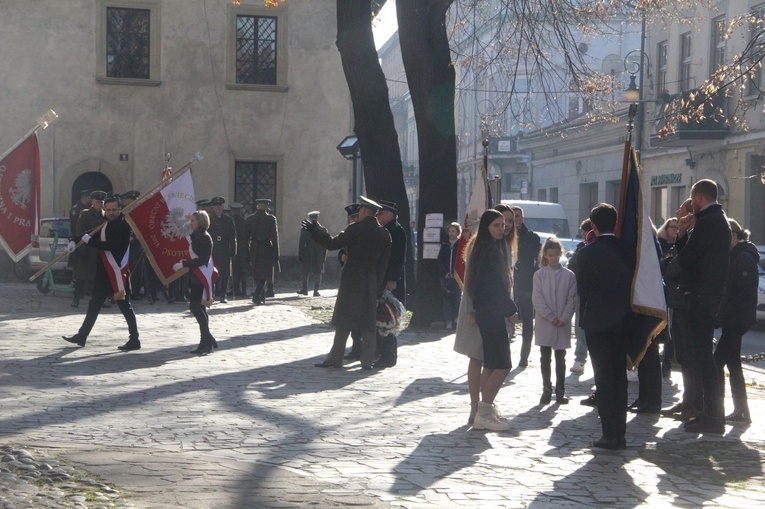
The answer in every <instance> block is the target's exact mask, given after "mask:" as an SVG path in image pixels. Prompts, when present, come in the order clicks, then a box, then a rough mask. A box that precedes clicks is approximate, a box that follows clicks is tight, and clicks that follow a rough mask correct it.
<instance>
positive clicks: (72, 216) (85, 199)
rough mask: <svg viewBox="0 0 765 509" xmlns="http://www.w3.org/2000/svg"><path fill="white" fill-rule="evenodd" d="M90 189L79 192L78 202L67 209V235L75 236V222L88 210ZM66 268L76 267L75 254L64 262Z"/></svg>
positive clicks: (71, 254)
mask: <svg viewBox="0 0 765 509" xmlns="http://www.w3.org/2000/svg"><path fill="white" fill-rule="evenodd" d="M91 191H92V189H83V190H82V191H80V200H79V201H78V202H77V203H75V204H74V205H72V208H71V209H69V235H70V236H71V237H74V236H75V235H77V220H78V219H80V213H81V212H82V211H83V210H88V209H89V208H90V193H91ZM66 266H67V267H70V268H72V270H74V268H75V267H76V266H77V253H76V252H75V253H70V254H69V259H68V260H67V261H66Z"/></svg>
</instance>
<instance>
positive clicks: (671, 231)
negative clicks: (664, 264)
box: [656, 217, 678, 256]
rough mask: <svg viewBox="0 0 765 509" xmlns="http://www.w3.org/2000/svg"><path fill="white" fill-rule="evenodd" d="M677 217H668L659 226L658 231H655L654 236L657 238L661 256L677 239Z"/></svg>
mask: <svg viewBox="0 0 765 509" xmlns="http://www.w3.org/2000/svg"><path fill="white" fill-rule="evenodd" d="M677 229H678V224H677V218H676V217H670V218H669V219H667V220H666V221H664V224H663V225H661V226H660V227H659V231H657V232H656V237H657V238H658V239H659V244H660V245H661V253H662V256H664V255H666V254H667V251H669V248H671V247H672V246H673V245H674V244H675V241H676V240H677Z"/></svg>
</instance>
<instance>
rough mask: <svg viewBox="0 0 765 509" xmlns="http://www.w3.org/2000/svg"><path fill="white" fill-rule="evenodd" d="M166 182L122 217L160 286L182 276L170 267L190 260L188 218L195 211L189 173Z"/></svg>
mask: <svg viewBox="0 0 765 509" xmlns="http://www.w3.org/2000/svg"><path fill="white" fill-rule="evenodd" d="M166 182H167V184H166V185H165V186H164V187H162V188H161V189H160V190H159V191H157V192H155V193H154V194H153V195H151V196H149V197H148V198H147V199H146V200H145V201H143V202H142V203H141V204H140V205H138V206H136V207H135V208H134V209H133V210H131V211H130V212H128V213H127V215H126V216H125V219H127V221H128V223H129V224H130V226H131V228H132V229H133V233H134V234H135V236H136V238H137V239H138V240H139V241H140V242H141V244H142V245H143V249H144V252H145V253H146V258H147V259H148V260H149V263H151V266H152V267H153V268H154V271H155V272H156V274H157V277H158V278H159V280H160V281H162V284H163V285H167V284H169V283H170V282H172V281H174V280H176V279H178V278H179V277H181V276H182V275H183V274H185V273H186V272H185V271H181V272H175V271H174V270H173V265H174V264H175V263H177V262H178V261H179V260H187V259H189V258H191V255H190V254H189V247H190V246H189V241H188V239H187V236H188V235H189V234H190V233H191V223H190V221H189V215H190V214H191V213H192V212H195V211H196V210H197V206H196V200H195V199H194V182H193V181H192V180H191V172H188V171H187V172H185V173H182V174H180V175H179V176H178V177H170V178H168V179H167V180H166Z"/></svg>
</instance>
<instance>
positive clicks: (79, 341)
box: [61, 334, 85, 346]
mask: <svg viewBox="0 0 765 509" xmlns="http://www.w3.org/2000/svg"><path fill="white" fill-rule="evenodd" d="M61 337H62V338H63V339H64V341H67V342H69V343H74V344H75V345H77V346H85V338H83V337H82V336H80V335H79V334H75V335H74V336H70V337H66V336H61Z"/></svg>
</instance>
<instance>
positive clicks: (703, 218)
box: [675, 179, 730, 433]
mask: <svg viewBox="0 0 765 509" xmlns="http://www.w3.org/2000/svg"><path fill="white" fill-rule="evenodd" d="M691 206H692V207H693V213H691V214H688V215H686V216H684V217H681V218H679V220H678V222H679V227H680V228H679V231H678V236H677V240H676V241H675V248H676V249H677V251H678V254H677V262H678V264H679V265H680V267H681V268H682V274H681V277H680V287H681V288H682V289H683V290H684V292H685V297H686V300H687V302H688V323H689V328H690V330H689V333H690V338H689V346H690V349H691V363H692V364H693V366H694V367H695V371H696V373H697V376H698V377H699V378H700V380H701V392H702V400H703V407H704V408H703V409H702V411H701V415H699V416H698V417H697V418H695V419H691V420H689V421H688V422H686V423H685V424H684V426H685V431H688V432H691V433H724V432H725V411H724V408H723V399H722V395H721V393H720V381H719V379H718V376H717V368H716V366H715V360H714V357H713V354H712V343H713V338H714V329H715V317H716V316H717V312H718V311H719V309H720V304H721V303H722V299H723V295H724V294H725V279H726V277H727V275H728V263H729V254H730V225H729V224H728V218H727V217H726V216H725V212H723V209H722V206H721V205H720V204H719V203H717V184H716V183H715V182H714V181H712V180H708V179H702V180H699V181H698V182H696V183H695V184H693V187H692V188H691ZM689 230H693V231H692V233H691V234H690V235H688V231H689Z"/></svg>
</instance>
